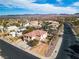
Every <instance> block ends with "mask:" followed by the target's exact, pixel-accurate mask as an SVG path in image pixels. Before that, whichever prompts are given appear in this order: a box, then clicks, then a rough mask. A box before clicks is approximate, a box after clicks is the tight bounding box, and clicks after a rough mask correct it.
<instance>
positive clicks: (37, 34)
mask: <svg viewBox="0 0 79 59" xmlns="http://www.w3.org/2000/svg"><path fill="white" fill-rule="evenodd" d="M46 37H47V32H46V31H43V30H34V31H32V32H29V33H26V34H24V35H23V39H24V40H25V41H30V40H34V39H37V40H39V41H45V40H46Z"/></svg>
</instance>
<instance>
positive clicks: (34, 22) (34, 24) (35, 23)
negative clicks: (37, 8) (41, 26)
mask: <svg viewBox="0 0 79 59" xmlns="http://www.w3.org/2000/svg"><path fill="white" fill-rule="evenodd" d="M38 23H39V22H38V21H30V26H34V27H37V26H38Z"/></svg>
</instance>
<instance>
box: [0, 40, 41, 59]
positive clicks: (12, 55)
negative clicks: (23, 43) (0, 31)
mask: <svg viewBox="0 0 79 59" xmlns="http://www.w3.org/2000/svg"><path fill="white" fill-rule="evenodd" d="M0 56H2V57H4V59H39V58H37V57H35V56H33V55H31V54H29V53H27V52H24V51H22V50H20V49H18V48H16V47H14V46H12V45H10V44H8V43H6V42H4V41H2V40H0Z"/></svg>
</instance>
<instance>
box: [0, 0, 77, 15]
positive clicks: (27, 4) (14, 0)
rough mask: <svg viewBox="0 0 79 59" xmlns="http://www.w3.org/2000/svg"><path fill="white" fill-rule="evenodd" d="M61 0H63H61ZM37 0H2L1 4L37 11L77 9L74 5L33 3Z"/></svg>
mask: <svg viewBox="0 0 79 59" xmlns="http://www.w3.org/2000/svg"><path fill="white" fill-rule="evenodd" d="M59 1H61V0H59ZM33 2H36V0H19V1H18V0H0V4H3V5H5V6H6V7H8V8H24V9H29V10H32V11H36V12H37V13H41V12H42V13H68V14H71V13H76V12H78V11H77V9H75V8H73V7H57V6H54V5H51V4H37V3H33Z"/></svg>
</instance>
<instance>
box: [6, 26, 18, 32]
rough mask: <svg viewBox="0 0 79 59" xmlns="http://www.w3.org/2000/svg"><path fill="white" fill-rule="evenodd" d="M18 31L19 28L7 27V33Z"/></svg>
mask: <svg viewBox="0 0 79 59" xmlns="http://www.w3.org/2000/svg"><path fill="white" fill-rule="evenodd" d="M17 30H18V27H17V26H9V27H7V31H8V32H10V31H17Z"/></svg>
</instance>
